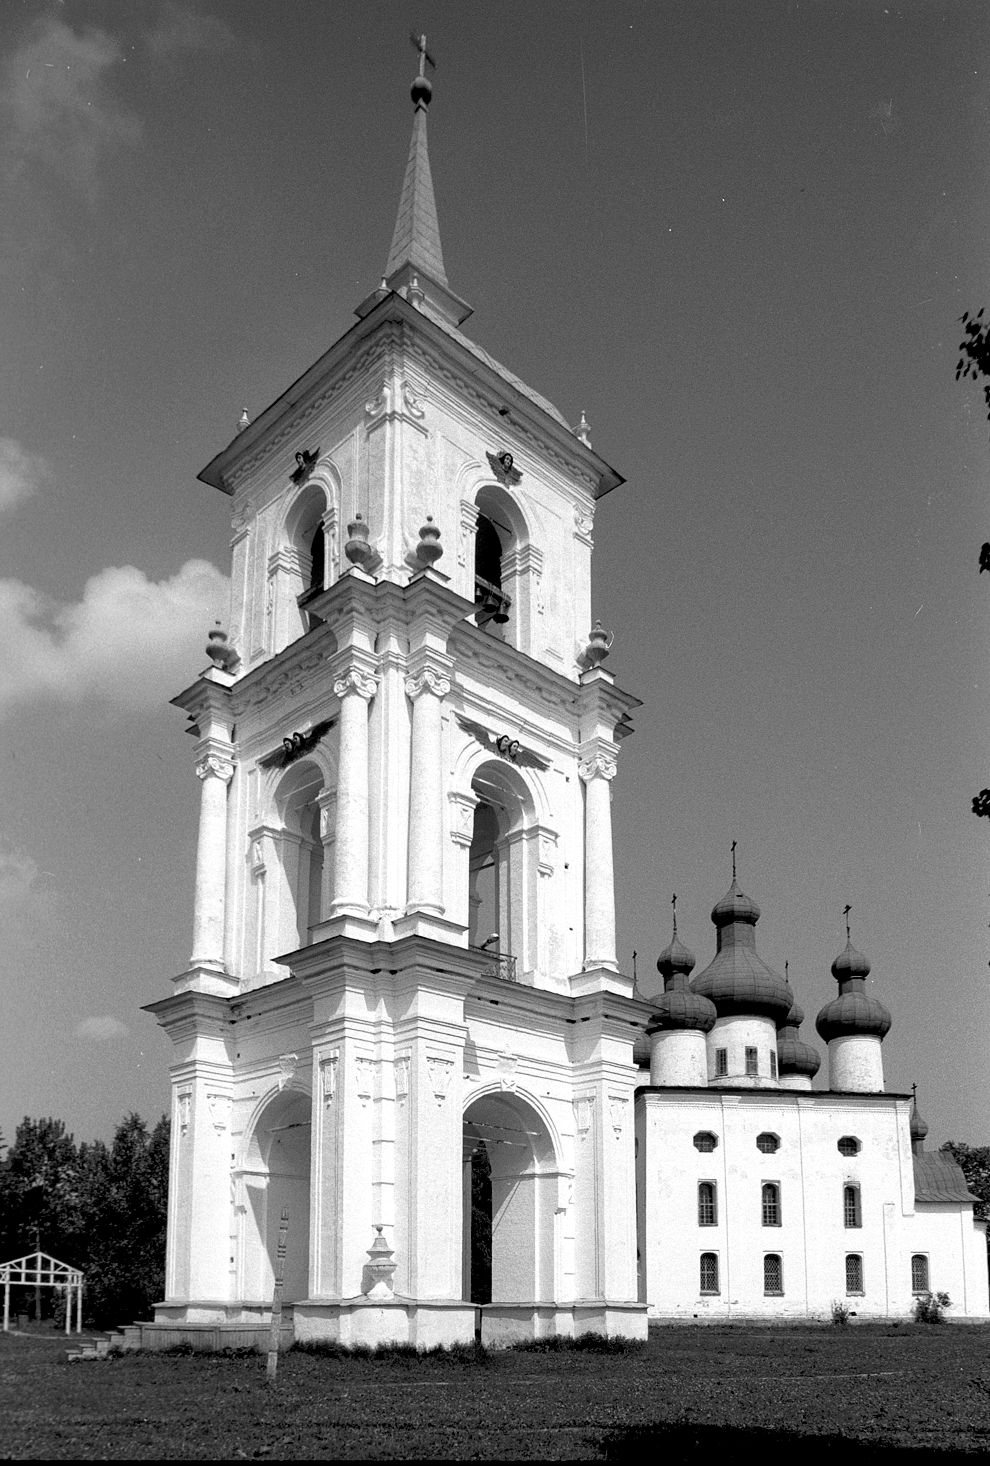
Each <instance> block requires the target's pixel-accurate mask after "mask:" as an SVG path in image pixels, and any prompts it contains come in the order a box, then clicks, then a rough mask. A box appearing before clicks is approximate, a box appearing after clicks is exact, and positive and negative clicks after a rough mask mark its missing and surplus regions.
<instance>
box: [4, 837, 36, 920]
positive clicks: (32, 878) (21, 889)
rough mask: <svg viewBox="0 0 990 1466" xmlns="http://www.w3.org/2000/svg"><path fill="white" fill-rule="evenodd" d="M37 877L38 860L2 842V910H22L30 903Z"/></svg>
mask: <svg viewBox="0 0 990 1466" xmlns="http://www.w3.org/2000/svg"><path fill="white" fill-rule="evenodd" d="M37 879H38V862H37V861H36V860H33V859H32V858H31V856H30V855H28V854H26V853H25V851H23V850H15V849H14V848H13V847H12V846H11V845H9V844H7V842H6V841H3V842H0V912H16V911H22V910H23V909H24V908H25V907H26V906H27V905H29V903H30V901H31V898H32V896H33V895H34V888H35V883H36V882H37Z"/></svg>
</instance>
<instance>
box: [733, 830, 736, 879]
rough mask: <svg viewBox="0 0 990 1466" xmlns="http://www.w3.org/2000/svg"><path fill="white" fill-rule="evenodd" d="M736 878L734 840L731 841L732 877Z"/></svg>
mask: <svg viewBox="0 0 990 1466" xmlns="http://www.w3.org/2000/svg"><path fill="white" fill-rule="evenodd" d="M735 878H736V841H735V840H733V842H732V879H733V880H735Z"/></svg>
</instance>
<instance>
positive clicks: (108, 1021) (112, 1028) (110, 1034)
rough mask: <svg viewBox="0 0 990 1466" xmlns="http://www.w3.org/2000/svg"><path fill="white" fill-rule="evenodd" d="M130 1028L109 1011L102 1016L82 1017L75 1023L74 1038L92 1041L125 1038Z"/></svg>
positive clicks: (104, 1041)
mask: <svg viewBox="0 0 990 1466" xmlns="http://www.w3.org/2000/svg"><path fill="white" fill-rule="evenodd" d="M129 1032H130V1029H129V1028H128V1027H127V1024H126V1023H121V1021H120V1019H119V1018H112V1017H111V1016H110V1014H109V1013H107V1014H105V1015H104V1016H103V1017H96V1016H95V1015H94V1016H93V1017H92V1018H84V1019H83V1021H82V1022H81V1023H77V1024H76V1038H86V1039H90V1040H91V1041H92V1042H93V1043H98V1044H103V1043H110V1042H111V1040H112V1039H115V1038H126V1037H127V1035H128V1033H129Z"/></svg>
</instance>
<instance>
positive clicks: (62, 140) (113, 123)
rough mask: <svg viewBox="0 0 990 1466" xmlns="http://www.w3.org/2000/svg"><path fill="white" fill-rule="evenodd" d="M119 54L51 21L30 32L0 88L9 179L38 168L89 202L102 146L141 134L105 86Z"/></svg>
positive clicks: (105, 42)
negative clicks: (52, 173)
mask: <svg viewBox="0 0 990 1466" xmlns="http://www.w3.org/2000/svg"><path fill="white" fill-rule="evenodd" d="M121 54H122V53H121V50H120V47H119V45H118V44H117V42H116V41H115V40H114V38H113V37H112V36H110V35H107V33H106V32H105V31H101V30H96V29H92V28H90V29H87V30H85V31H83V32H82V33H81V34H77V33H76V32H75V31H74V30H73V29H72V27H71V26H69V25H65V24H64V23H63V22H62V21H60V20H58V19H57V18H56V17H54V16H48V17H46V18H45V19H43V20H40V21H39V22H38V23H37V25H35V26H34V27H33V28H32V30H31V32H30V34H29V36H28V38H27V39H26V40H25V41H24V42H23V43H22V45H20V46H19V47H18V48H17V49H16V50H15V51H13V52H12V53H11V55H10V57H9V59H8V61H7V65H6V67H5V68H4V75H3V78H2V83H0V104H2V111H3V113H4V114H5V117H4V119H3V121H4V132H5V134H6V137H5V145H4V146H5V152H6V155H7V160H8V166H9V167H10V168H11V169H12V171H13V173H14V175H15V176H17V175H19V174H22V173H24V172H25V171H26V170H28V169H30V168H31V167H33V166H34V165H36V164H38V163H41V164H43V165H44V166H45V167H47V168H50V169H51V170H53V171H55V172H57V173H59V174H60V175H61V176H62V177H63V178H65V179H66V180H68V182H70V183H71V184H72V185H73V186H74V187H76V188H77V189H79V191H80V192H81V193H83V194H85V195H86V196H87V197H89V198H90V199H92V197H93V195H94V193H95V190H96V184H97V174H98V171H99V166H100V163H101V160H102V158H103V156H104V153H105V151H106V150H107V148H109V147H113V146H116V145H118V144H133V143H136V142H137V141H138V139H139V138H140V136H141V123H140V120H139V119H138V118H137V117H135V116H134V115H133V114H132V113H130V112H128V111H127V110H126V109H125V108H124V107H122V106H121V105H120V104H119V103H118V102H117V101H116V100H115V99H114V97H113V95H112V94H111V91H110V88H109V84H108V82H109V72H110V71H111V69H112V68H113V66H114V65H116V63H117V62H119V61H120V59H121Z"/></svg>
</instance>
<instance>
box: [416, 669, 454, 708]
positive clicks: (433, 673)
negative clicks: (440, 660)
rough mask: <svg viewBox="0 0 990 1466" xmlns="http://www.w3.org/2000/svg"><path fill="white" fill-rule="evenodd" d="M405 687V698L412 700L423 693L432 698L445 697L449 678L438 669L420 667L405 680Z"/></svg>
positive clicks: (448, 689)
mask: <svg viewBox="0 0 990 1466" xmlns="http://www.w3.org/2000/svg"><path fill="white" fill-rule="evenodd" d="M405 685H406V696H407V697H411V698H412V699H413V700H415V699H416V698H417V697H419V696H420V694H421V693H424V692H431V693H432V694H433V696H434V697H446V696H447V694H448V692H449V691H450V678H449V677H448V676H447V674H446V673H445V672H443V671H441V670H440V668H438V667H421V668H420V669H419V671H418V672H414V673H412V674H411V675H410V676H408V677H407V678H406V684H405Z"/></svg>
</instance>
